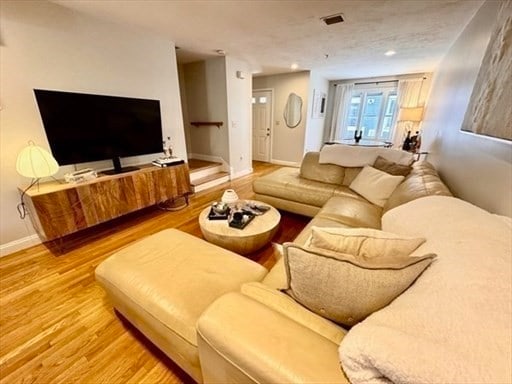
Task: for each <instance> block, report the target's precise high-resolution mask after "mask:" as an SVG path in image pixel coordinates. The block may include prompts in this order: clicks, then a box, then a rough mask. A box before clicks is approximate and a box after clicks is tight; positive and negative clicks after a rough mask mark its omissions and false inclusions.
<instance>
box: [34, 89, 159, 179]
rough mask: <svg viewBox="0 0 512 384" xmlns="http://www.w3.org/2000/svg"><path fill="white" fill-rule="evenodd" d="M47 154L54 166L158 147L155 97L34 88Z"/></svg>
mask: <svg viewBox="0 0 512 384" xmlns="http://www.w3.org/2000/svg"><path fill="white" fill-rule="evenodd" d="M34 93H35V97H36V100H37V105H38V107H39V112H40V113H41V118H42V121H43V125H44V129H45V131H46V136H47V137H48V141H49V143H50V148H51V151H52V153H53V156H54V157H55V159H56V160H57V162H58V163H59V165H68V164H77V163H85V162H91V161H98V160H106V159H112V161H113V163H114V170H113V171H111V172H110V173H120V172H125V171H130V170H133V169H134V167H130V168H121V162H120V158H121V157H128V156H137V155H144V154H150V153H157V152H161V151H162V122H161V116H160V101H159V100H147V99H135V98H129V97H119V96H104V95H92V94H85V93H72V92H61V91H50V90H43V89H34Z"/></svg>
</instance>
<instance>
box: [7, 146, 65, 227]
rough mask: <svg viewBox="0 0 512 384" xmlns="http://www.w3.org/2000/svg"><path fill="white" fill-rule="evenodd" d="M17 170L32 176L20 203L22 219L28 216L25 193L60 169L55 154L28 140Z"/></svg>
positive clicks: (23, 174) (19, 210)
mask: <svg viewBox="0 0 512 384" xmlns="http://www.w3.org/2000/svg"><path fill="white" fill-rule="evenodd" d="M16 171H17V172H18V173H19V174H20V175H21V176H25V177H30V178H32V181H31V183H30V185H29V186H28V187H27V188H25V189H24V190H23V192H22V193H21V203H20V204H18V212H19V214H20V217H21V218H22V219H24V218H25V216H26V209H25V203H24V201H23V197H24V196H25V193H26V192H27V191H28V190H29V189H30V188H32V187H33V186H34V185H36V184H38V183H39V180H40V179H42V178H43V177H50V176H53V175H55V174H56V173H57V172H58V171H59V164H57V161H56V160H55V159H54V158H53V156H52V155H51V154H50V153H49V152H48V151H47V150H46V149H44V148H41V147H39V146H37V145H35V144H34V142H33V141H29V142H28V146H26V147H25V148H23V149H22V150H21V152H20V153H19V154H18V158H17V159H16Z"/></svg>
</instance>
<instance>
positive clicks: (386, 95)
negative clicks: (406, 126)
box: [375, 91, 389, 139]
mask: <svg viewBox="0 0 512 384" xmlns="http://www.w3.org/2000/svg"><path fill="white" fill-rule="evenodd" d="M382 96H383V97H382V103H381V105H380V111H379V120H378V121H377V132H376V133H375V138H376V139H379V138H380V134H381V132H382V124H384V116H385V115H386V109H387V107H388V98H389V91H385V92H382Z"/></svg>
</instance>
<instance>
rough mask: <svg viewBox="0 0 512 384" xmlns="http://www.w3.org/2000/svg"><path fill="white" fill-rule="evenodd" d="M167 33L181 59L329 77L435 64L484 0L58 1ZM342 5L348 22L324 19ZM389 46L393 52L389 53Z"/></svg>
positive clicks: (384, 72)
mask: <svg viewBox="0 0 512 384" xmlns="http://www.w3.org/2000/svg"><path fill="white" fill-rule="evenodd" d="M53 2H54V3H58V4H61V5H63V6H65V7H68V8H72V9H75V10H78V11H82V12H85V13H88V14H90V15H93V16H95V17H99V18H102V19H105V20H110V21H113V22H117V23H122V24H124V25H130V26H134V27H140V28H143V29H145V30H148V31H151V32H152V33H154V34H157V35H159V36H161V37H164V38H168V39H169V40H171V41H173V42H175V43H176V45H177V46H179V47H180V49H179V50H178V51H177V52H178V61H179V62H182V63H186V62H191V61H197V60H200V59H204V58H207V57H211V56H215V55H217V54H216V53H215V50H217V49H222V50H224V51H226V54H227V55H229V56H233V57H236V58H239V59H243V60H245V61H247V62H248V63H250V64H251V67H252V69H253V71H254V73H260V74H274V73H285V72H289V71H290V65H291V64H292V63H297V64H298V66H299V67H298V70H305V69H317V70H320V71H321V72H322V73H323V74H324V75H325V76H326V77H327V78H329V79H347V78H357V77H370V76H384V75H393V74H400V73H415V72H428V71H433V70H434V69H435V68H436V66H437V64H438V63H439V61H440V60H441V59H442V57H443V56H444V54H445V53H446V52H447V51H448V49H449V47H450V46H451V44H452V43H453V42H454V41H455V39H456V38H457V37H458V35H459V34H460V33H461V32H462V30H463V28H464V27H465V26H466V24H467V23H468V22H469V21H470V20H471V18H472V17H473V15H474V14H475V13H476V11H477V10H478V8H479V7H480V6H481V5H482V3H483V0H426V1H423V0H357V1H348V0H339V1H332V0H331V1H327V0H313V1H310V0H281V1H279V0H274V1H271V0H257V1H251V0H245V1H241V0H237V1H228V0H223V1H221V0H207V1H204V0H193V1H187V0H156V1H155V0H110V1H99V0H53ZM340 12H342V13H343V15H344V18H345V22H344V23H341V24H334V25H330V26H327V25H325V24H324V23H323V22H322V21H321V20H320V18H321V17H323V16H327V15H332V14H335V13H340ZM388 50H394V51H396V52H397V53H396V55H394V56H390V57H387V56H384V53H385V52H386V51H388Z"/></svg>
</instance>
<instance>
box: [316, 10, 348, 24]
mask: <svg viewBox="0 0 512 384" xmlns="http://www.w3.org/2000/svg"><path fill="white" fill-rule="evenodd" d="M321 20H323V22H324V23H325V24H327V25H331V24H337V23H342V22H343V21H345V19H344V18H343V13H337V14H336V15H330V16H325V17H322V18H321Z"/></svg>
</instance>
